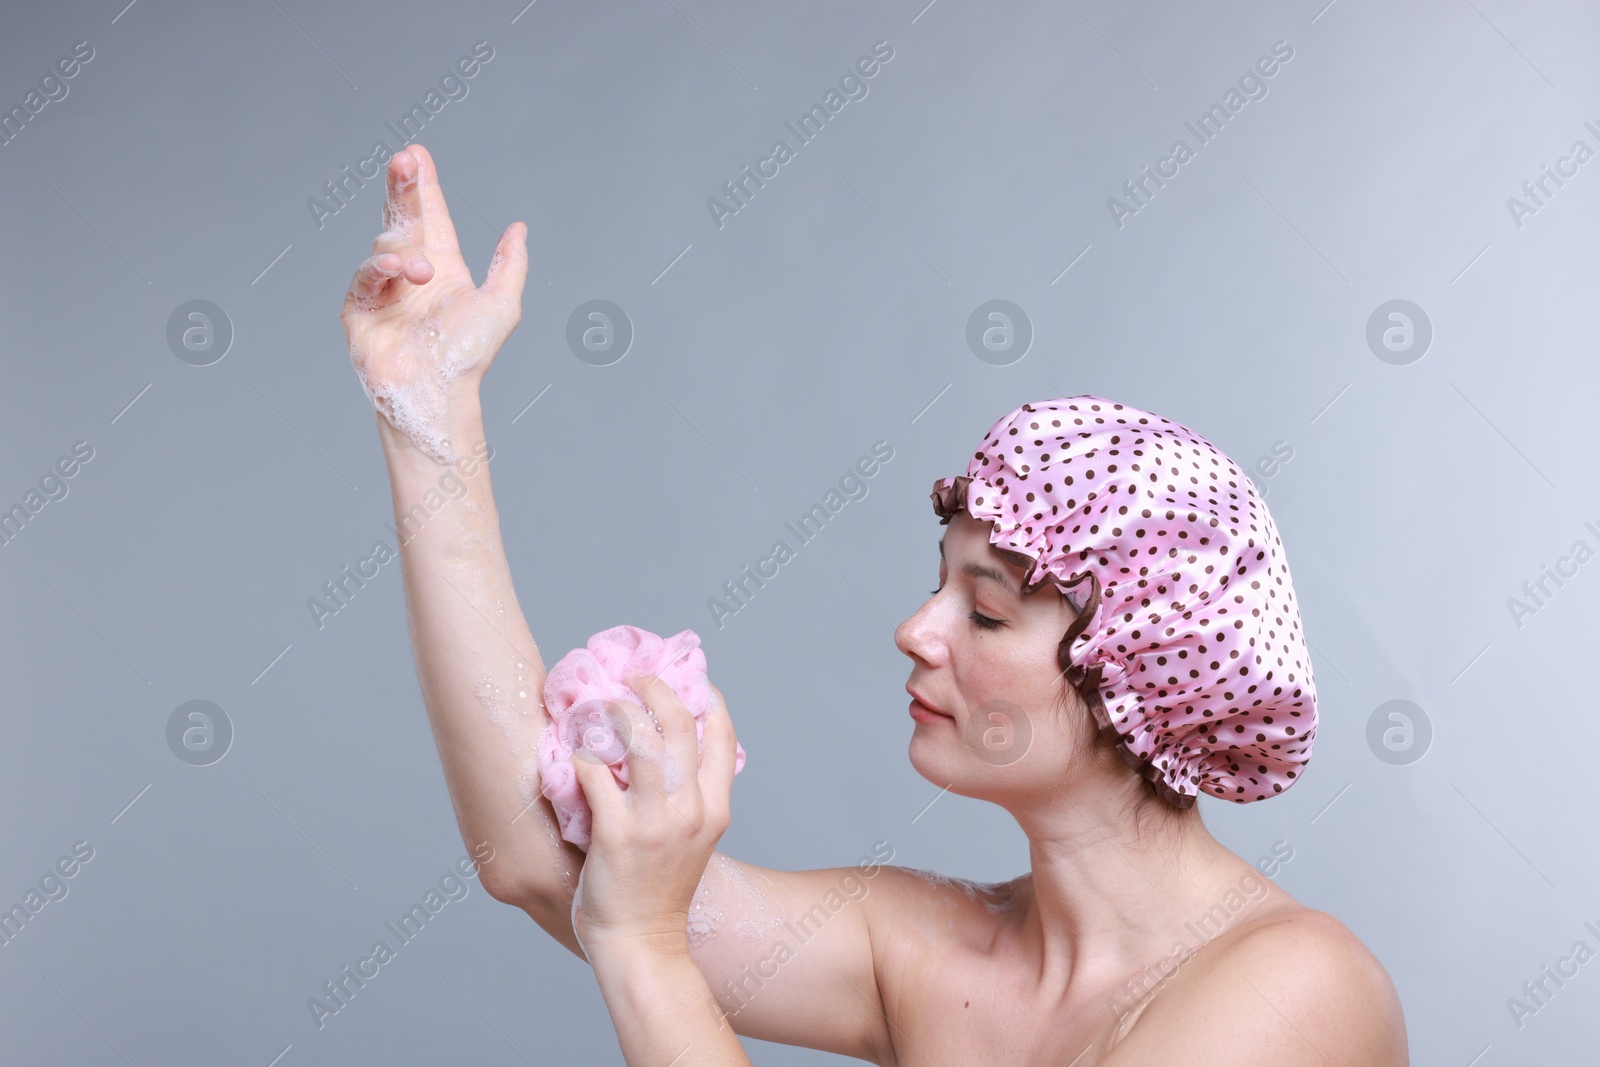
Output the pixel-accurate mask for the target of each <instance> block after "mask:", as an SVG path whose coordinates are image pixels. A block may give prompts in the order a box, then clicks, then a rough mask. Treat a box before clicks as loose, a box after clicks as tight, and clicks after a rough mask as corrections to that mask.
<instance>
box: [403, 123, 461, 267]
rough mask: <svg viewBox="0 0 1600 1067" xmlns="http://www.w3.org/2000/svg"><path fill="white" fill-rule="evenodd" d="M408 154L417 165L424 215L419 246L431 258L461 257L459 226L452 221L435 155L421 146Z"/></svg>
mask: <svg viewBox="0 0 1600 1067" xmlns="http://www.w3.org/2000/svg"><path fill="white" fill-rule="evenodd" d="M406 152H408V153H409V154H410V155H411V156H412V157H413V158H414V159H415V160H416V161H417V194H418V197H419V199H420V202H421V211H422V240H421V241H418V242H417V243H418V244H419V245H421V246H422V247H423V248H424V249H426V250H427V251H428V252H429V254H435V255H441V256H447V255H450V254H452V253H453V254H455V255H457V256H459V255H460V254H461V246H460V244H459V243H457V241H456V227H455V224H454V223H452V222H451V221H450V209H449V208H448V207H446V206H445V202H444V190H443V189H442V188H441V187H440V185H439V171H438V168H436V167H435V166H434V165H433V153H431V152H429V151H428V150H427V149H426V148H424V147H422V146H421V145H419V144H411V145H409V146H407V148H406Z"/></svg>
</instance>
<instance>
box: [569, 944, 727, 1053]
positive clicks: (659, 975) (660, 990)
mask: <svg viewBox="0 0 1600 1067" xmlns="http://www.w3.org/2000/svg"><path fill="white" fill-rule="evenodd" d="M679 942H682V943H681V944H679ZM589 962H590V964H591V965H593V967H594V973H595V978H596V979H597V980H598V981H599V983H600V994H601V996H603V997H604V998H605V1002H606V1009H607V1010H608V1011H609V1012H610V1013H611V1022H612V1025H613V1026H615V1027H616V1031H617V1041H618V1042H619V1043H620V1044H621V1046H622V1056H623V1059H624V1060H626V1061H627V1063H628V1064H629V1065H630V1067H689V1065H690V1064H693V1065H695V1067H702V1065H704V1067H736V1065H738V1067H750V1058H749V1057H748V1056H746V1055H745V1052H744V1046H743V1045H741V1044H740V1043H739V1037H738V1035H737V1034H735V1033H734V1032H733V1027H732V1026H730V1025H729V1024H728V1021H727V1018H726V1016H725V1015H724V1014H723V1012H722V1009H721V1008H720V1007H719V1006H718V1004H717V1002H716V999H715V998H713V997H712V995H711V987H710V986H708V985H706V980H705V977H704V976H703V975H702V974H701V973H700V968H699V967H697V966H696V965H695V962H694V959H693V957H691V956H690V955H689V951H688V943H687V940H685V939H683V938H678V937H674V938H671V939H664V940H663V942H662V943H659V944H641V943H632V942H630V943H626V944H613V945H600V946H595V947H593V948H591V949H590V951H589Z"/></svg>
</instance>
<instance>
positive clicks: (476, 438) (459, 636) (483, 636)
mask: <svg viewBox="0 0 1600 1067" xmlns="http://www.w3.org/2000/svg"><path fill="white" fill-rule="evenodd" d="M450 412H451V413H450V426H449V434H450V440H451V441H452V443H453V445H454V451H455V454H456V455H457V456H458V457H459V459H458V460H457V461H456V462H455V463H444V462H440V461H439V460H436V459H434V458H433V457H431V456H429V455H427V454H425V453H424V452H422V451H421V450H419V449H418V448H417V446H416V445H415V444H413V443H412V441H411V440H410V439H409V438H408V437H407V436H406V435H405V434H402V433H400V432H398V431H396V430H395V429H394V427H393V426H391V425H390V424H389V423H388V421H387V420H386V419H384V418H383V417H381V416H380V417H379V418H378V420H377V422H378V432H379V436H380V438H381V439H382V442H383V450H384V456H385V458H386V460H387V462H388V468H389V479H390V486H391V489H392V491H393V494H394V512H395V530H396V533H397V536H398V538H399V541H400V559H401V566H402V569H403V571H404V575H405V589H406V613H407V617H408V619H409V621H410V629H411V640H412V648H413V652H414V654H415V657H416V663H417V675H418V680H419V682H420V684H421V688H422V696H423V700H424V702H425V703H426V705H427V708H428V719H429V721H430V723H431V724H432V727H433V736H434V741H435V743H436V744H437V746H438V749H439V759H440V762H441V764H442V765H443V768H444V774H445V780H446V782H447V783H448V785H449V789H450V799H451V802H452V804H453V805H454V808H455V813H456V821H457V822H458V824H459V825H460V828H461V834H462V838H463V839H464V840H465V841H467V842H468V843H469V844H472V845H477V844H478V843H480V842H488V843H489V844H490V845H492V846H493V848H494V857H495V858H494V859H493V860H492V861H491V862H490V863H489V864H488V865H487V866H486V867H485V868H484V870H483V874H482V878H483V882H484V886H485V888H486V889H488V890H489V891H490V892H491V893H492V894H493V895H494V896H496V897H497V898H498V899H502V900H506V901H508V902H511V903H515V904H518V905H521V906H523V907H524V908H525V909H526V910H528V911H529V913H530V914H532V915H533V916H534V918H535V919H537V920H538V921H539V922H540V924H541V925H543V926H544V927H545V928H546V929H547V930H548V931H549V932H550V933H551V935H552V936H554V937H556V938H557V939H558V940H560V941H561V942H562V943H563V944H565V945H567V947H568V948H569V949H571V950H572V951H573V952H579V949H578V946H577V942H576V939H575V938H573V936H572V927H571V920H570V911H569V909H570V901H571V897H572V892H573V889H574V888H575V887H576V881H577V875H578V871H579V869H580V868H581V867H582V864H583V852H582V851H581V850H579V849H578V848H577V847H576V846H574V845H572V844H570V843H568V842H566V841H563V840H561V839H560V836H559V830H558V826H557V824H556V820H555V815H554V811H553V809H552V808H551V806H550V803H549V801H547V800H545V799H544V797H542V796H541V795H540V793H539V776H538V763H537V753H538V748H537V746H538V741H539V737H540V734H541V733H542V732H543V730H544V727H545V724H546V723H547V722H548V718H547V716H546V715H545V714H544V711H543V708H542V703H543V701H542V697H543V692H544V680H545V672H546V668H545V664H544V661H543V660H542V659H541V657H540V655H539V649H538V646H537V645H536V644H535V643H534V640H533V636H532V634H531V633H530V632H529V630H528V626H527V623H526V621H525V620H524V619H523V615H522V611H521V609H520V607H519V606H518V603H517V597H516V592H515V590H514V588H513V587H512V582H511V572H510V569H509V567H508V565H507V563H506V557H505V549H504V546H503V544H502V542H501V538H500V524H499V517H498V513H497V511H496V509H495V503H494V494H493V490H492V485H491V482H490V475H489V463H488V461H487V458H486V457H488V456H489V455H490V454H491V450H490V449H489V447H488V445H487V442H486V439H485V436H484V431H483V419H482V414H481V409H480V407H479V405H478V400H477V396H476V395H475V393H474V394H471V395H467V396H464V397H457V398H453V399H452V403H451V408H450ZM580 954H581V953H580Z"/></svg>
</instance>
